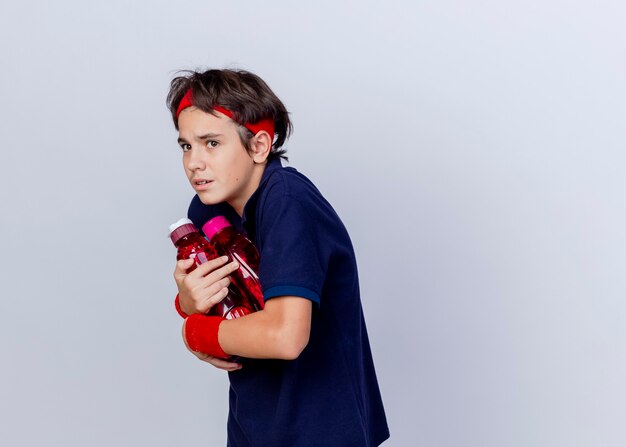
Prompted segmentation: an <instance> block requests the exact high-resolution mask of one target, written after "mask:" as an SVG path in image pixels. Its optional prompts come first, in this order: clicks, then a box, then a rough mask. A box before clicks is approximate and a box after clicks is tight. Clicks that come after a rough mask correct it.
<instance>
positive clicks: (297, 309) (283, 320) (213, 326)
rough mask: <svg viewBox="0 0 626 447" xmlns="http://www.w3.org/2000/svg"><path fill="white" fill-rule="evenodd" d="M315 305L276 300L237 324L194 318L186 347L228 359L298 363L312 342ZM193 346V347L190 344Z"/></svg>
mask: <svg viewBox="0 0 626 447" xmlns="http://www.w3.org/2000/svg"><path fill="white" fill-rule="evenodd" d="M311 309H312V303H311V301H309V300H307V299H305V298H300V297H293V296H283V297H277V298H273V299H271V300H269V301H268V303H266V305H265V309H264V310H261V311H259V312H255V313H253V314H250V315H246V316H245V317H240V318H237V319H233V320H220V319H219V318H218V317H207V316H205V315H197V314H196V315H192V316H190V317H189V318H187V319H186V320H185V324H184V325H183V334H184V337H185V343H187V345H188V347H190V349H191V350H193V351H199V352H204V353H206V354H210V355H214V356H218V357H222V358H226V357H227V356H228V355H237V356H241V357H247V358H273V359H285V360H291V359H295V358H297V357H298V355H300V352H302V350H303V349H304V348H305V346H306V345H307V343H308V341H309V334H310V331H311V313H312V310H311ZM188 342H189V343H188Z"/></svg>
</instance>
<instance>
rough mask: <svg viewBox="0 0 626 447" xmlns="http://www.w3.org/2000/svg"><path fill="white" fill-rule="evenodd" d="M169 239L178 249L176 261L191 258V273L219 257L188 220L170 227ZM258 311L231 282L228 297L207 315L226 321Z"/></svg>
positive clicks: (188, 271) (180, 221)
mask: <svg viewBox="0 0 626 447" xmlns="http://www.w3.org/2000/svg"><path fill="white" fill-rule="evenodd" d="M169 231H170V239H171V240H172V242H173V243H174V245H175V246H176V248H178V254H177V255H176V259H177V260H181V259H189V258H193V260H194V261H195V263H194V264H193V265H192V266H191V267H189V268H188V269H187V273H190V272H192V271H193V270H195V269H196V267H197V266H199V265H200V264H203V263H205V262H207V261H210V260H211V259H215V258H217V257H219V256H221V255H220V254H219V253H218V252H217V251H216V250H215V248H214V247H213V246H212V245H211V244H210V243H209V241H207V240H206V239H205V238H203V237H202V235H201V234H200V232H199V231H198V229H197V228H196V227H195V225H194V224H193V222H191V220H189V219H180V220H179V221H178V222H176V223H174V224H172V225H170V228H169ZM256 310H258V309H257V307H256V306H251V305H250V304H249V299H248V297H247V295H246V294H242V293H241V291H240V287H239V286H238V285H234V283H233V282H232V281H231V283H230V285H229V286H228V295H226V297H225V298H224V299H223V300H222V301H220V302H219V303H218V304H216V305H215V306H213V307H212V308H211V310H209V313H208V315H216V316H219V317H224V318H226V319H227V320H230V319H233V318H238V317H242V316H244V315H248V314H249V313H252V312H254V311H256Z"/></svg>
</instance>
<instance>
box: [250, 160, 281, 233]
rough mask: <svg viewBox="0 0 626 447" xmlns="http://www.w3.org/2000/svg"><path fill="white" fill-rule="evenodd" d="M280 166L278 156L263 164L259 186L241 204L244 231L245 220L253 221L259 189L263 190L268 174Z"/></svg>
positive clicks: (259, 193)
mask: <svg viewBox="0 0 626 447" xmlns="http://www.w3.org/2000/svg"><path fill="white" fill-rule="evenodd" d="M282 167H283V164H282V162H281V161H280V158H276V159H274V160H271V161H269V162H268V163H267V165H266V166H265V170H264V171H263V175H262V176H261V181H260V182H259V186H258V187H257V189H256V190H255V191H254V192H253V193H252V195H251V196H250V198H249V199H248V201H247V202H246V204H245V205H244V206H243V213H242V215H241V225H243V226H244V228H245V229H246V231H248V230H249V228H248V226H247V225H246V222H247V221H249V220H252V221H253V222H254V215H255V212H256V204H257V202H258V200H259V196H260V195H261V191H263V187H264V186H265V183H267V179H268V178H269V177H270V175H272V173H273V172H274V171H276V170H278V169H281V168H282Z"/></svg>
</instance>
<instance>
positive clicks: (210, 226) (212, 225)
mask: <svg viewBox="0 0 626 447" xmlns="http://www.w3.org/2000/svg"><path fill="white" fill-rule="evenodd" d="M226 227H232V225H231V224H230V222H229V221H228V220H226V218H225V217H224V216H217V217H214V218H213V219H211V220H209V221H208V222H207V223H205V224H204V225H202V231H204V235H205V236H206V237H207V238H208V239H209V240H211V239H212V238H213V236H215V233H217V232H218V231H220V230H221V229H222V228H226Z"/></svg>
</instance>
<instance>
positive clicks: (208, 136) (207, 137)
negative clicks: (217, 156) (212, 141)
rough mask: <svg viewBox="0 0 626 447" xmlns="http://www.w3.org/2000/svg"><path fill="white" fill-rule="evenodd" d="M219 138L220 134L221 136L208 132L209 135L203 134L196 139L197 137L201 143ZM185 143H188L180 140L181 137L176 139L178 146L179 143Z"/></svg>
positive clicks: (182, 139)
mask: <svg viewBox="0 0 626 447" xmlns="http://www.w3.org/2000/svg"><path fill="white" fill-rule="evenodd" d="M221 136H222V134H221V133H212V132H209V133H207V134H204V135H200V136H198V137H197V139H198V140H200V141H203V140H208V139H209V138H218V137H221ZM187 142H188V141H187V140H185V139H184V138H182V137H178V143H179V144H180V143H187Z"/></svg>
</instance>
